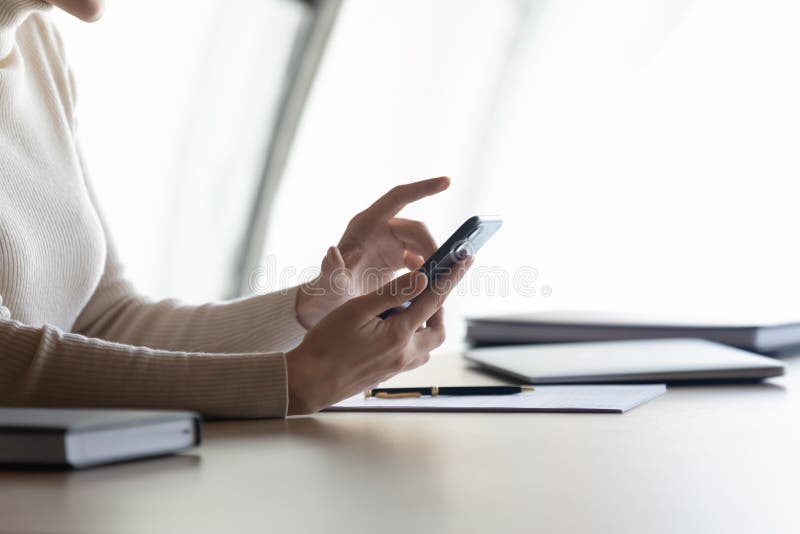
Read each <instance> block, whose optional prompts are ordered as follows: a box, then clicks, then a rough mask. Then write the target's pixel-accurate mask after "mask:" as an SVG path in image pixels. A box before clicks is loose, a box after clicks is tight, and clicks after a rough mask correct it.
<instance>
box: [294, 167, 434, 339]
mask: <svg viewBox="0 0 800 534" xmlns="http://www.w3.org/2000/svg"><path fill="white" fill-rule="evenodd" d="M449 186H450V179H449V178H447V177H441V178H431V179H429V180H422V181H420V182H413V183H410V184H405V185H399V186H397V187H395V188H393V189H391V190H390V191H389V192H388V193H386V194H385V195H383V196H382V197H381V198H379V199H378V200H377V201H375V203H373V204H372V205H371V206H370V207H369V208H367V209H366V210H364V211H362V212H361V213H359V214H358V215H356V216H355V217H353V219H352V220H351V221H350V223H349V224H348V225H347V229H346V230H345V232H344V235H342V238H341V239H340V240H339V244H338V245H337V246H333V247H330V248H329V249H328V253H327V254H326V255H325V258H324V259H323V260H322V266H321V269H320V275H319V277H317V278H316V279H314V280H313V281H311V282H309V283H307V284H304V285H303V286H302V287H301V288H300V292H299V293H298V297H297V317H298V319H299V320H300V322H301V323H302V324H303V325H304V326H305V327H306V328H310V327H313V326H314V325H315V324H317V323H318V322H319V321H320V320H321V319H322V318H323V317H325V316H326V315H327V314H328V313H330V312H331V311H332V310H334V309H336V308H337V307H339V306H341V305H342V304H344V303H345V302H347V301H348V300H350V299H351V298H353V297H357V296H360V295H364V294H366V293H369V292H370V291H374V290H375V289H377V288H378V287H380V286H382V285H383V284H384V283H386V282H387V281H389V280H391V279H392V277H393V276H394V273H395V272H397V270H398V269H402V268H404V267H405V268H408V269H410V270H415V269H418V268H419V267H420V266H421V265H422V263H423V262H424V260H425V258H427V257H428V256H430V255H431V254H433V253H434V252H435V251H436V242H435V241H434V239H433V237H431V234H430V232H428V229H427V228H426V227H425V225H424V224H422V223H421V222H419V221H412V220H409V219H402V218H399V217H395V215H397V213H398V212H399V211H400V210H401V209H403V207H405V206H406V205H407V204H409V203H411V202H414V201H416V200H419V199H421V198H424V197H427V196H430V195H435V194H436V193H439V192H441V191H444V190H445V189H447V188H448V187H449Z"/></svg>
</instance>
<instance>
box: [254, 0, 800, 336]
mask: <svg viewBox="0 0 800 534" xmlns="http://www.w3.org/2000/svg"><path fill="white" fill-rule="evenodd" d="M799 11H800V8H798V7H797V6H796V5H794V4H793V3H790V2H765V3H758V4H753V3H751V2H718V1H711V0H694V1H692V0H685V1H679V2H675V1H671V0H670V1H667V0H659V1H655V0H647V1H642V0H625V1H622V0H617V1H613V2H594V1H591V0H582V1H579V0H573V1H566V2H547V1H493V2H478V1H466V2H465V1H461V0H452V1H445V0H442V1H437V2H426V1H424V0H403V1H399V0H398V1H384V2H372V1H369V0H351V1H349V2H347V3H345V5H344V7H343V10H342V12H341V14H340V19H339V22H338V24H337V27H336V29H335V31H334V34H333V36H332V38H331V43H330V47H329V50H328V53H327V55H326V57H325V61H324V63H323V65H322V67H321V70H320V73H319V77H318V80H317V83H316V85H315V89H314V92H313V93H312V96H311V100H310V102H309V106H308V109H307V113H306V115H305V118H304V122H303V124H302V126H301V130H300V135H299V137H298V139H297V142H296V144H295V147H294V152H293V155H292V159H291V161H290V164H289V167H288V169H287V174H286V176H285V177H284V180H283V185H282V188H281V189H280V191H279V194H278V201H277V203H276V205H277V209H276V210H274V213H273V220H272V224H271V226H270V232H269V236H268V241H267V245H266V247H265V248H266V250H267V251H268V253H269V254H272V256H271V257H265V259H264V261H272V262H274V263H276V264H282V265H283V266H298V265H299V266H306V265H316V263H317V262H318V261H319V258H320V257H321V255H322V253H323V251H324V250H325V247H326V246H328V245H330V244H332V243H335V240H336V238H337V237H338V235H339V233H340V232H341V230H342V228H343V227H344V224H345V223H346V221H347V218H348V217H349V216H350V215H352V214H353V213H355V212H356V211H357V210H359V209H361V208H363V207H364V206H366V205H367V204H368V202H370V201H371V200H372V199H373V198H375V197H376V196H377V195H378V194H380V193H381V192H383V191H384V190H385V189H386V188H388V187H389V186H390V185H391V184H394V183H397V182H401V181H410V180H413V179H417V178H422V177H428V176H435V175H440V174H448V175H451V176H453V177H454V178H455V180H456V181H455V184H454V187H453V189H452V190H451V191H450V192H448V193H446V196H442V197H441V198H436V199H430V200H426V201H425V202H422V203H420V204H419V205H418V206H416V207H415V208H413V209H411V210H409V213H410V214H411V215H412V216H415V217H419V218H422V219H424V220H426V221H428V222H429V223H430V226H431V228H432V230H433V231H434V233H435V234H436V235H437V237H439V238H440V239H444V238H446V237H447V235H448V234H449V233H450V232H451V231H452V230H453V229H454V228H455V226H456V225H457V224H458V223H460V222H461V220H463V219H464V218H466V216H468V215H470V214H472V213H498V214H500V215H502V216H503V217H504V218H505V221H506V224H505V226H504V228H502V229H501V230H500V232H499V233H498V234H497V236H496V237H495V238H494V239H493V241H492V242H491V243H490V244H489V245H487V247H486V249H485V250H484V251H483V252H482V253H481V254H480V256H479V261H478V263H477V264H476V265H478V266H484V267H486V268H487V269H488V268H492V267H495V266H496V267H499V268H502V269H504V270H505V271H506V273H507V276H508V280H509V287H510V290H509V292H508V294H507V295H505V296H502V295H497V294H496V292H495V294H489V293H490V292H489V291H486V290H485V286H483V287H484V288H483V289H481V287H482V286H481V285H480V283H479V284H478V285H477V286H476V287H478V288H479V289H480V290H479V291H478V290H475V291H470V292H471V293H473V294H470V295H469V296H468V297H467V296H461V297H457V298H455V299H452V301H451V302H450V303H449V308H450V310H451V312H450V314H449V317H450V318H451V319H452V324H451V329H450V332H451V339H456V340H457V339H458V337H459V336H458V332H459V331H460V330H459V327H460V325H461V321H460V320H459V319H460V318H461V317H463V315H471V314H483V313H489V312H506V311H519V310H531V311H533V310H537V309H543V308H575V307H581V308H595V309H609V308H613V309H621V310H633V311H637V310H651V311H659V312H668V313H669V312H676V313H682V314H686V313H689V314H694V313H700V314H715V315H741V314H756V315H758V316H759V317H761V316H766V315H770V316H772V315H792V314H793V315H794V317H795V318H796V317H797V315H798V307H799V306H800V305H798V302H800V283H798V281H797V280H798V277H797V274H796V273H798V272H800V251H798V248H797V247H796V246H795V245H794V242H795V241H796V238H795V228H797V226H798V218H800V217H798V208H797V206H796V205H795V204H796V199H797V198H798V187H797V185H796V184H797V183H798V177H800V159H798V158H797V156H796V152H797V146H800V127H798V124H800V101H798V99H797V98H796V95H797V94H800V74H798V71H797V69H795V68H794V67H793V65H794V64H795V63H796V62H797V50H800V34H798V33H797V32H796V30H795V27H796V24H795V23H796V21H797V20H798V15H800V12H799ZM331 199H336V202H333V201H332V200H331ZM323 221H324V222H323ZM282 262H283V263H282ZM531 268H533V269H535V272H536V274H537V277H536V278H535V279H532V277H531V276H528V277H527V278H528V279H527V281H526V282H525V283H524V284H523V285H524V286H525V287H526V288H533V289H534V291H533V292H531V291H523V292H520V291H514V287H513V286H514V274H515V273H519V272H520V270H522V271H525V270H526V269H531ZM488 270H489V271H491V269H488ZM527 272H528V274H531V272H530V270H528V271H527ZM518 282H519V281H518Z"/></svg>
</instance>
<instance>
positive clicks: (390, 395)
mask: <svg viewBox="0 0 800 534" xmlns="http://www.w3.org/2000/svg"><path fill="white" fill-rule="evenodd" d="M372 396H373V397H375V398H376V399H418V398H420V397H422V393H375V394H374V395H372Z"/></svg>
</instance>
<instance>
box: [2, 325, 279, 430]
mask: <svg viewBox="0 0 800 534" xmlns="http://www.w3.org/2000/svg"><path fill="white" fill-rule="evenodd" d="M287 397H288V394H287V377H286V360H285V356H284V354H283V353H244V354H211V353H188V352H169V351H164V350H152V349H147V348H142V347H134V346H129V345H122V344H118V343H110V342H107V341H103V340H99V339H92V338H86V337H83V336H80V335H76V334H67V333H64V332H61V331H59V330H57V329H55V328H52V327H47V326H46V327H43V328H33V327H29V326H25V325H22V324H20V323H17V322H12V321H0V404H2V405H16V406H21V405H29V406H73V407H81V406H93V407H108V408H123V407H124V408H151V409H188V410H196V411H199V412H201V413H202V414H204V415H206V416H208V417H235V418H254V417H284V416H285V415H286V410H287Z"/></svg>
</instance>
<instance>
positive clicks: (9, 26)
mask: <svg viewBox="0 0 800 534" xmlns="http://www.w3.org/2000/svg"><path fill="white" fill-rule="evenodd" d="M49 8H50V4H48V3H47V2H44V1H43V0H0V59H2V58H4V57H6V56H7V55H8V54H9V53H10V52H11V50H12V49H13V48H14V39H15V34H16V33H17V28H18V27H19V25H20V24H22V23H23V22H24V21H25V19H26V18H27V17H28V15H30V14H31V13H32V12H33V11H37V10H38V11H41V10H44V9H49Z"/></svg>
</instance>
